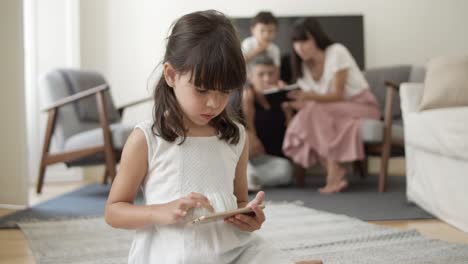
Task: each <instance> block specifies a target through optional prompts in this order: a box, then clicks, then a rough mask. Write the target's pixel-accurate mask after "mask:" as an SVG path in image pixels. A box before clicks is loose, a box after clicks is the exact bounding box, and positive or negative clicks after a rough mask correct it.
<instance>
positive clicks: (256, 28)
mask: <svg viewBox="0 0 468 264" xmlns="http://www.w3.org/2000/svg"><path fill="white" fill-rule="evenodd" d="M277 29H278V21H277V20H276V18H275V16H273V14H272V13H271V12H264V11H263V12H260V13H258V14H257V15H256V16H255V17H254V18H253V19H252V22H251V24H250V31H251V32H252V36H254V38H255V39H256V40H257V41H258V42H261V43H270V42H272V41H273V40H274V39H275V36H276V31H277Z"/></svg>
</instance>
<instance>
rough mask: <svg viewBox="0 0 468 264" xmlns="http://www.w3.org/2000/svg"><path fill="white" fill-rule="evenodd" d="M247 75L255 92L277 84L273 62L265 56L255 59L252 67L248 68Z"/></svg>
mask: <svg viewBox="0 0 468 264" xmlns="http://www.w3.org/2000/svg"><path fill="white" fill-rule="evenodd" d="M248 75H249V80H250V82H251V83H252V86H253V88H254V89H255V90H257V91H263V90H266V89H268V88H272V86H275V85H277V84H278V75H277V74H276V66H275V62H274V61H273V59H272V58H271V57H270V56H268V55H266V54H261V55H259V56H257V57H255V59H254V60H253V61H252V67H249V73H248Z"/></svg>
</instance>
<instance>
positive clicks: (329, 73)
mask: <svg viewBox="0 0 468 264" xmlns="http://www.w3.org/2000/svg"><path fill="white" fill-rule="evenodd" d="M340 70H347V71H348V75H347V78H346V82H345V97H346V98H350V97H352V96H354V95H357V94H359V93H361V92H362V91H363V90H365V89H369V84H368V83H367V81H366V79H365V78H364V75H363V74H362V72H361V70H360V69H359V67H358V66H357V63H356V61H355V60H354V58H353V56H352V55H351V53H350V52H349V51H348V49H347V48H346V47H345V46H343V45H342V44H340V43H334V44H332V45H330V46H328V47H327V48H326V50H325V62H324V66H323V73H322V77H321V78H320V80H318V81H316V80H314V78H313V77H312V73H311V71H310V69H309V67H308V66H307V65H306V64H305V63H304V62H303V63H302V72H303V76H302V78H299V79H298V80H297V84H299V86H300V87H301V88H302V89H303V90H305V91H314V92H316V93H318V94H326V93H328V92H329V91H331V89H333V78H334V76H335V74H336V73H337V72H338V71H340Z"/></svg>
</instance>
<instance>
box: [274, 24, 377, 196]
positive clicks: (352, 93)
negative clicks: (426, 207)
mask: <svg viewBox="0 0 468 264" xmlns="http://www.w3.org/2000/svg"><path fill="white" fill-rule="evenodd" d="M292 41H293V56H292V66H293V75H294V77H295V78H294V79H295V80H296V81H297V84H299V86H300V87H301V89H300V90H298V91H292V92H290V93H289V94H288V96H289V97H290V98H291V99H292V101H290V102H286V103H283V108H284V110H285V111H287V112H288V114H287V121H288V128H287V130H286V134H285V139H284V143H283V152H284V153H285V155H286V156H287V157H290V158H291V159H292V160H293V161H294V162H296V163H297V164H299V165H301V166H303V167H306V168H307V167H310V166H312V165H314V164H315V163H316V162H320V163H321V164H322V166H324V167H325V168H326V170H327V183H326V185H325V187H323V188H320V189H319V191H320V192H321V193H335V192H340V191H342V190H344V189H345V188H346V187H347V186H348V182H347V180H346V178H345V176H346V167H345V166H344V163H346V162H352V161H356V160H361V159H363V158H364V147H363V143H362V140H361V137H360V124H361V122H362V120H363V119H378V118H379V117H380V111H379V107H378V103H377V100H376V99H375V97H374V95H373V94H372V93H371V92H370V90H369V85H368V83H367V81H366V80H365V78H364V76H363V74H362V73H361V71H360V70H359V68H358V66H357V64H356V61H355V60H354V58H353V57H352V55H351V54H350V52H349V51H348V50H347V49H346V47H344V46H343V45H341V44H339V43H333V42H332V41H331V40H330V38H329V37H328V36H327V35H326V34H325V33H324V32H323V30H322V29H321V27H320V24H319V23H318V22H317V21H316V20H315V19H313V18H305V19H300V20H298V21H296V23H295V25H294V27H293V32H292ZM292 110H293V111H294V112H297V114H296V115H294V116H293V115H292Z"/></svg>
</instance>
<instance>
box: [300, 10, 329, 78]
mask: <svg viewBox="0 0 468 264" xmlns="http://www.w3.org/2000/svg"><path fill="white" fill-rule="evenodd" d="M311 37H312V38H313V39H314V40H315V44H316V45H317V47H318V48H319V49H321V50H325V49H326V48H327V47H328V46H330V45H331V44H333V43H334V41H332V40H331V39H330V38H329V37H328V35H327V34H326V33H325V32H324V31H323V29H322V27H321V26H320V23H319V22H318V21H317V20H316V19H315V18H312V17H307V18H300V19H298V20H296V22H295V23H294V25H293V29H292V34H291V39H292V41H293V42H295V41H305V40H308V39H310V38H311ZM291 54H292V56H291V68H292V72H293V80H294V81H296V80H297V79H298V78H301V77H302V75H303V72H302V60H301V58H300V57H299V55H297V53H296V51H295V50H294V47H293V48H292V52H291Z"/></svg>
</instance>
